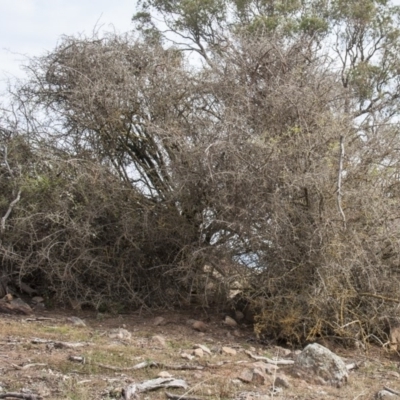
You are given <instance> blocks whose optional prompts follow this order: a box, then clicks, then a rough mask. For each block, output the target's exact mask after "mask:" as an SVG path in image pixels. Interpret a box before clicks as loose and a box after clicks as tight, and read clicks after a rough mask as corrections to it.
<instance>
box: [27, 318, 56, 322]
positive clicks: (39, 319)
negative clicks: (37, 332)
mask: <svg viewBox="0 0 400 400" xmlns="http://www.w3.org/2000/svg"><path fill="white" fill-rule="evenodd" d="M54 320H55V318H50V317H36V318H26V319H25V321H26V322H37V321H54Z"/></svg>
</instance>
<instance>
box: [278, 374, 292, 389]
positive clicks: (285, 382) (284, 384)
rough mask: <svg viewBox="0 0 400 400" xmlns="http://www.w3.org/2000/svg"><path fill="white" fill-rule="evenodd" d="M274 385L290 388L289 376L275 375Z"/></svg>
mask: <svg viewBox="0 0 400 400" xmlns="http://www.w3.org/2000/svg"><path fill="white" fill-rule="evenodd" d="M274 386H277V387H281V388H284V389H289V388H290V382H289V380H288V378H287V377H286V376H284V375H277V376H276V377H275V381H274Z"/></svg>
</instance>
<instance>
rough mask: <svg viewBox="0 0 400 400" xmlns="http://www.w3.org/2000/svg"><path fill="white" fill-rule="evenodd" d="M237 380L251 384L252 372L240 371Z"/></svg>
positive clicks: (247, 370) (249, 370)
mask: <svg viewBox="0 0 400 400" xmlns="http://www.w3.org/2000/svg"><path fill="white" fill-rule="evenodd" d="M238 378H239V379H240V380H241V381H243V382H246V383H251V381H252V380H253V371H252V370H251V369H248V368H246V369H244V370H243V371H242V373H241V374H240V375H239V376H238Z"/></svg>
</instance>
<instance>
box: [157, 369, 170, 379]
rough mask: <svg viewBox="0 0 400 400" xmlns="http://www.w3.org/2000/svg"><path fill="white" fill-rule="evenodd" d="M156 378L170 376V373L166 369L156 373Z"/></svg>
mask: <svg viewBox="0 0 400 400" xmlns="http://www.w3.org/2000/svg"><path fill="white" fill-rule="evenodd" d="M157 377H158V378H172V375H171V374H170V373H169V372H167V371H161V372H160V373H159V374H158V375H157Z"/></svg>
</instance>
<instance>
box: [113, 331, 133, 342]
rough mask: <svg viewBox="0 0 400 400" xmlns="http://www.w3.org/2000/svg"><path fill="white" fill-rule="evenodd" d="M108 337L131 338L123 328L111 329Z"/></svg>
mask: <svg viewBox="0 0 400 400" xmlns="http://www.w3.org/2000/svg"><path fill="white" fill-rule="evenodd" d="M108 337H109V338H110V339H120V340H131V338H132V334H131V333H130V332H129V331H127V330H126V329H123V328H117V329H111V330H110V332H109V333H108Z"/></svg>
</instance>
